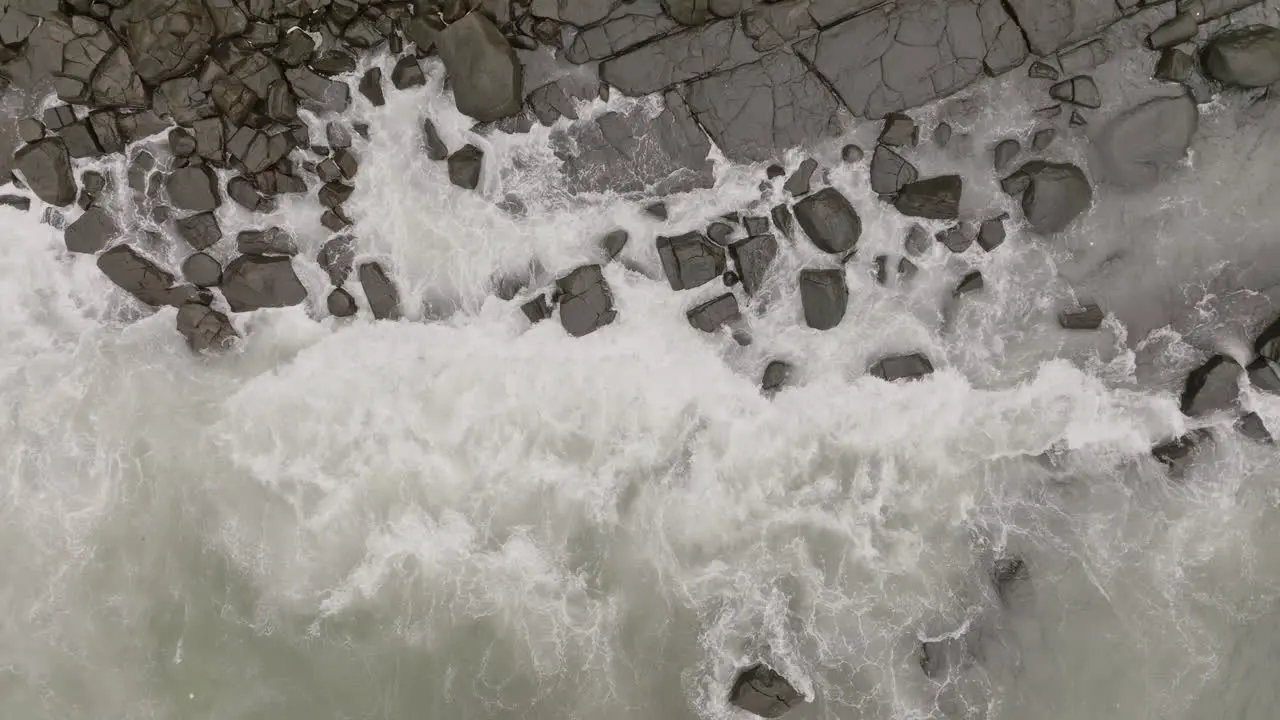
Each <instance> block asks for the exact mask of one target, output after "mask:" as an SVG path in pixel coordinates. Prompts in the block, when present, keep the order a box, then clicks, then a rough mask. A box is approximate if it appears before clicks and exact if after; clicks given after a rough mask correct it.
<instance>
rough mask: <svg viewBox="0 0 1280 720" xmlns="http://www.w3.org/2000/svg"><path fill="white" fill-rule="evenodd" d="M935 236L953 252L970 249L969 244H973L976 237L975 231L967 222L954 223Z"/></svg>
mask: <svg viewBox="0 0 1280 720" xmlns="http://www.w3.org/2000/svg"><path fill="white" fill-rule="evenodd" d="M934 237H935V238H936V239H937V241H938V242H939V243H941V244H942V245H944V246H946V248H947V249H948V250H950V251H951V252H953V253H962V252H964V251H965V250H968V249H969V246H971V245H973V239H974V238H973V233H972V232H971V231H970V229H969V226H968V224H966V223H960V224H958V225H952V226H951V227H949V228H947V229H946V230H942V231H940V232H938V234H937V235H935V236H934Z"/></svg>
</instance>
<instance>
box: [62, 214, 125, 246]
mask: <svg viewBox="0 0 1280 720" xmlns="http://www.w3.org/2000/svg"><path fill="white" fill-rule="evenodd" d="M119 234H120V226H119V225H117V224H116V221H115V219H114V218H112V217H111V215H109V214H108V213H107V212H106V211H105V210H103V209H102V208H96V207H95V208H89V209H88V210H86V211H85V213H84V214H83V215H81V216H80V217H79V218H77V219H76V221H75V222H73V223H71V224H70V225H68V226H67V229H66V231H65V232H64V234H63V239H64V240H66V243H67V250H69V251H71V252H74V253H86V254H93V253H96V252H98V251H99V250H101V249H102V248H104V247H106V246H107V245H108V244H110V243H111V242H112V241H114V240H115V239H116V237H117V236H118V235H119Z"/></svg>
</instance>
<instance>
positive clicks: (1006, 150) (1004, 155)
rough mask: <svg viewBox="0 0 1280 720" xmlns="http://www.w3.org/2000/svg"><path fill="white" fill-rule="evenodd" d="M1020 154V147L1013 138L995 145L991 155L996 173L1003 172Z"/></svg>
mask: <svg viewBox="0 0 1280 720" xmlns="http://www.w3.org/2000/svg"><path fill="white" fill-rule="evenodd" d="M1021 152H1022V145H1020V144H1019V143H1018V141H1017V140H1014V139H1013V138H1006V139H1004V140H1001V141H1000V142H998V143H996V149H995V151H994V152H993V153H992V155H993V157H994V163H995V167H996V172H1004V171H1005V169H1006V168H1008V167H1009V164H1010V163H1012V162H1013V161H1014V159H1015V158H1017V157H1018V155H1019V154H1020V153H1021Z"/></svg>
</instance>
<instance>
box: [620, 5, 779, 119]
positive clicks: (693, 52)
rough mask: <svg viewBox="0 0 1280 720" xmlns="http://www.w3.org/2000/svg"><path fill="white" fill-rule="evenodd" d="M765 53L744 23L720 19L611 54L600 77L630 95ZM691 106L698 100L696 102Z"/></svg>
mask: <svg viewBox="0 0 1280 720" xmlns="http://www.w3.org/2000/svg"><path fill="white" fill-rule="evenodd" d="M760 57H761V54H760V52H759V51H757V50H756V49H755V48H754V47H753V43H752V40H751V38H750V37H749V36H748V35H747V34H746V31H745V30H744V28H743V26H742V24H741V23H739V22H736V21H735V20H718V21H716V22H712V23H709V24H707V25H703V26H701V27H695V28H690V29H688V30H684V31H681V32H677V33H673V34H671V35H667V36H665V37H661V38H659V39H657V40H655V41H653V42H650V43H645V44H643V45H640V46H639V47H637V48H635V49H634V50H631V51H630V52H627V53H624V54H622V55H619V56H617V57H613V58H609V59H607V60H605V61H604V62H602V63H600V77H601V79H602V80H604V81H605V82H606V83H608V84H609V86H610V87H614V88H617V89H618V90H621V91H622V92H623V93H624V94H626V95H631V96H640V95H648V94H649V93H654V92H658V91H660V90H665V89H667V88H671V87H674V86H675V85H678V84H680V83H683V82H689V81H691V80H695V79H697V78H700V77H706V76H710V75H714V74H716V73H722V72H725V71H728V70H732V69H734V68H736V67H739V66H741V65H746V64H747V63H752V62H755V61H756V60H759V59H760ZM797 64H798V63H797ZM784 69H785V67H784ZM690 104H691V105H692V104H694V103H693V101H692V100H691V101H690Z"/></svg>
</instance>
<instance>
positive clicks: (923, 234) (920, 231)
mask: <svg viewBox="0 0 1280 720" xmlns="http://www.w3.org/2000/svg"><path fill="white" fill-rule="evenodd" d="M931 245H932V244H931V243H930V242H929V232H928V231H927V230H925V229H924V228H923V227H921V226H920V225H918V224H915V223H913V224H912V225H911V227H909V228H907V238H906V241H905V242H904V243H903V249H905V250H906V251H907V254H908V255H911V256H913V257H920V256H921V255H924V254H925V253H927V252H929V248H930V246H931Z"/></svg>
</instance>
